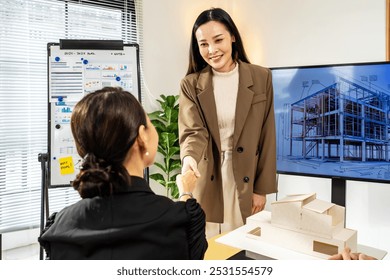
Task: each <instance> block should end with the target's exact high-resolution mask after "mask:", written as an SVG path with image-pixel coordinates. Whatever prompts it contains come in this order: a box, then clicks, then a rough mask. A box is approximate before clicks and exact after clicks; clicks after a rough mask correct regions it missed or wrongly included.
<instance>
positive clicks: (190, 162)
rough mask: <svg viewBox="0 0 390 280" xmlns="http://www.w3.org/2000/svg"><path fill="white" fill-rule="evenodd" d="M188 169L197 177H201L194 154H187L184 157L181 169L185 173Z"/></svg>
mask: <svg viewBox="0 0 390 280" xmlns="http://www.w3.org/2000/svg"><path fill="white" fill-rule="evenodd" d="M188 170H192V171H193V172H194V174H195V176H196V177H198V178H199V177H200V173H199V170H198V163H197V162H196V160H195V159H194V158H193V157H192V156H185V157H184V158H183V167H182V169H181V173H183V174H185V173H186V172H187V171H188Z"/></svg>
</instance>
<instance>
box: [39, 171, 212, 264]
mask: <svg viewBox="0 0 390 280" xmlns="http://www.w3.org/2000/svg"><path fill="white" fill-rule="evenodd" d="M131 182H132V183H131V186H128V188H125V189H124V190H123V191H121V192H120V193H116V194H114V195H112V196H110V197H104V198H103V197H94V198H88V199H82V200H81V201H79V202H77V203H75V204H73V205H71V206H69V207H66V208H64V209H63V210H62V211H60V212H59V213H58V214H56V215H55V218H54V222H53V217H51V218H50V219H49V220H48V222H47V227H46V228H45V229H44V230H43V233H42V234H41V236H40V237H39V238H38V240H39V242H40V244H41V246H43V248H44V249H45V251H46V253H47V258H48V259H53V260H54V259H74V260H76V259H139V260H141V259H203V257H204V253H205V251H206V249H207V246H208V245H207V241H206V236H205V214H204V212H203V210H202V208H201V207H200V205H199V204H198V203H197V202H196V200H195V199H189V200H187V201H186V202H174V201H172V200H171V199H169V198H167V197H164V196H159V195H156V194H154V193H153V191H152V190H151V189H150V187H149V186H148V184H147V182H146V181H145V180H144V179H142V178H139V177H131Z"/></svg>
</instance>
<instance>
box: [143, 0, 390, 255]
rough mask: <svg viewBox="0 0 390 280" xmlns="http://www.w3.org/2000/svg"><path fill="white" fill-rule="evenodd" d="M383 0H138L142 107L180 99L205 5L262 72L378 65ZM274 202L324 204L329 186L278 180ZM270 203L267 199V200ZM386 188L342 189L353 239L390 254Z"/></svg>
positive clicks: (357, 185)
mask: <svg viewBox="0 0 390 280" xmlns="http://www.w3.org/2000/svg"><path fill="white" fill-rule="evenodd" d="M385 6H386V1H385V0H343V1H340V0H326V1H324V0H272V1H269V0H240V1H234V0H230V1H229V0H225V1H222V0H221V1H212V0H164V1H155V0H144V6H143V11H144V16H143V17H144V56H145V58H144V68H143V72H144V77H145V83H146V86H147V88H148V89H149V91H148V92H146V93H144V94H145V95H146V98H145V99H146V103H147V105H146V108H147V109H153V108H155V106H156V105H155V102H154V99H156V98H158V96H159V95H160V94H178V92H179V84H180V80H181V79H182V78H183V76H184V74H185V72H186V69H187V63H188V48H189V39H190V34H191V27H192V24H193V22H194V21H195V19H196V16H197V15H198V14H199V13H200V12H201V11H203V10H205V9H208V8H210V7H221V8H224V9H225V10H227V11H228V12H229V13H230V14H231V16H232V17H233V19H234V20H235V22H236V24H237V26H238V28H239V30H240V31H241V35H242V37H243V40H244V43H245V47H246V50H247V52H248V55H249V58H250V60H251V61H252V62H253V63H256V64H260V65H263V66H267V67H276V66H292V65H313V64H332V63H348V62H367V61H382V60H385V58H386V50H385V45H386V44H385V39H386V37H385V25H386V24H385V18H386V17H385V12H386V10H385ZM279 190H280V192H279V197H283V196H284V195H285V194H288V193H302V192H311V191H314V192H317V194H318V197H319V198H320V199H324V200H330V195H331V194H330V180H329V179H321V178H308V177H299V176H286V175H280V176H279ZM273 199H275V198H274V196H270V197H269V200H270V201H271V200H273ZM389 199H390V185H387V184H375V183H365V182H352V181H349V182H348V183H347V202H346V203H347V205H346V207H347V226H348V227H350V228H354V229H357V230H358V241H359V243H362V244H365V245H371V246H375V247H378V248H382V249H385V250H387V251H388V252H390V237H388V236H390V219H389V218H388V217H386V214H387V213H390V203H387V201H388V200H389Z"/></svg>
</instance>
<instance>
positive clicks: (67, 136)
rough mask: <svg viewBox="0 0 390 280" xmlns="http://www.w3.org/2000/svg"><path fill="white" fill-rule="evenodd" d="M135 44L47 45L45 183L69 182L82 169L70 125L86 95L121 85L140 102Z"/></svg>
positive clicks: (72, 42) (69, 42) (63, 42)
mask: <svg viewBox="0 0 390 280" xmlns="http://www.w3.org/2000/svg"><path fill="white" fill-rule="evenodd" d="M139 73H140V68H139V46H138V44H123V43H122V41H107V40H103V41H102V40H100V41H98V40H60V43H49V44H48V101H49V104H48V105H49V106H48V112H49V113H48V135H49V137H48V153H49V157H48V184H49V187H64V186H70V185H71V182H72V181H73V180H74V178H75V177H76V175H77V174H78V173H79V171H80V166H81V162H82V159H81V158H80V156H79V155H78V154H77V150H76V146H75V143H74V139H73V136H72V132H71V128H70V118H71V114H72V111H73V108H74V106H75V104H76V103H77V101H79V100H80V99H81V98H82V97H83V96H85V95H86V94H88V93H90V92H93V91H95V90H98V89H101V88H103V87H105V86H119V87H122V88H123V89H124V90H126V91H129V92H131V93H132V94H133V95H134V96H135V97H136V98H137V99H138V100H139V101H140V100H141V91H140V75H139Z"/></svg>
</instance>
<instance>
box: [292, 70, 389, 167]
mask: <svg viewBox="0 0 390 280" xmlns="http://www.w3.org/2000/svg"><path fill="white" fill-rule="evenodd" d="M389 108H390V96H389V95H388V94H387V93H384V92H381V91H380V90H378V89H372V88H369V87H365V86H362V85H359V84H357V83H355V82H352V81H349V80H347V79H344V78H342V77H338V81H337V82H335V83H334V84H332V85H330V86H327V87H325V88H324V89H322V90H320V91H318V92H316V93H314V94H311V95H310V96H307V97H305V98H303V99H300V100H299V101H296V102H294V103H292V104H290V131H289V133H290V135H289V139H290V149H289V150H290V156H302V157H303V158H318V159H322V160H329V159H330V160H337V161H340V162H343V161H345V160H358V161H363V162H364V161H389V160H390V159H389V131H390V121H389V116H388V113H389V112H388V109H389ZM294 141H299V142H301V143H302V149H301V152H302V154H301V155H297V154H295V155H294V154H293V150H294V149H293V142H294Z"/></svg>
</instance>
